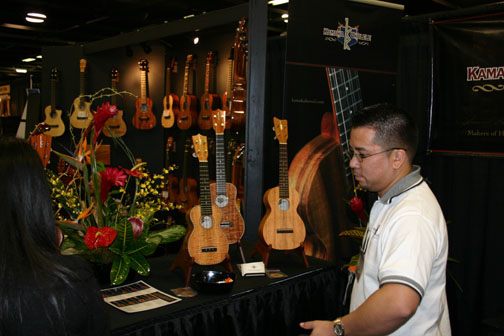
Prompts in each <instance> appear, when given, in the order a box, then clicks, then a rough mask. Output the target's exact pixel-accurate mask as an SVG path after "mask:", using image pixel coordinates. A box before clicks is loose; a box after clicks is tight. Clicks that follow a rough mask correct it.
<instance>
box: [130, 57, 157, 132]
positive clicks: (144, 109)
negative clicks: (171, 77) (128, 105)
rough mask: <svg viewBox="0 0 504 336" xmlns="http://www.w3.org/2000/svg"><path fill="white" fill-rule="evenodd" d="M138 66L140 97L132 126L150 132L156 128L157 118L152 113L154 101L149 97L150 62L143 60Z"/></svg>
mask: <svg viewBox="0 0 504 336" xmlns="http://www.w3.org/2000/svg"><path fill="white" fill-rule="evenodd" d="M138 65H139V66H140V97H139V98H138V99H137V100H136V112H135V115H134V116H133V122H132V124H133V127H135V128H138V129H140V130H148V129H152V128H154V127H155V126H156V116H155V115H154V113H152V99H150V98H149V97H148V95H147V73H148V72H149V62H148V61H147V60H145V59H142V60H140V61H139V62H138Z"/></svg>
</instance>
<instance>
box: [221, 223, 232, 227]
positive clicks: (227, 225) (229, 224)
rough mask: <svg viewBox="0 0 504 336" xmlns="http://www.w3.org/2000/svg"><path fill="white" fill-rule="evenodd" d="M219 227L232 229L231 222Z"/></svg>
mask: <svg viewBox="0 0 504 336" xmlns="http://www.w3.org/2000/svg"><path fill="white" fill-rule="evenodd" d="M220 227H221V228H231V227H233V222H222V223H221V224H220Z"/></svg>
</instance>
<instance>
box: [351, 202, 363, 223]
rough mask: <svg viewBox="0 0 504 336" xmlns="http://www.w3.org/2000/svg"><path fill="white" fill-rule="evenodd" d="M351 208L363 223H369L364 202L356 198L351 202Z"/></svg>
mask: <svg viewBox="0 0 504 336" xmlns="http://www.w3.org/2000/svg"><path fill="white" fill-rule="evenodd" d="M350 208H351V209H352V211H353V212H355V214H356V215H357V216H359V218H360V220H361V221H363V222H364V223H367V216H366V213H365V212H364V203H363V202H362V199H361V198H360V197H359V196H354V197H353V198H352V199H351V200H350Z"/></svg>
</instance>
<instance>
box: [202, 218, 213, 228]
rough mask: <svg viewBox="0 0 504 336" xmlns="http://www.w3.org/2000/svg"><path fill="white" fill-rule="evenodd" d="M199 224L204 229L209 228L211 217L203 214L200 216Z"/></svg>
mask: <svg viewBox="0 0 504 336" xmlns="http://www.w3.org/2000/svg"><path fill="white" fill-rule="evenodd" d="M201 226H203V228H205V229H210V228H211V227H212V217H210V216H203V217H202V218H201Z"/></svg>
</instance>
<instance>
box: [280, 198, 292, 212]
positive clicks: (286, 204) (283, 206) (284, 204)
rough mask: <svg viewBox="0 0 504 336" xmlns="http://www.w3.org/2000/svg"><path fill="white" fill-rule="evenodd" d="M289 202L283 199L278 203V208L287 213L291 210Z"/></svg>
mask: <svg viewBox="0 0 504 336" xmlns="http://www.w3.org/2000/svg"><path fill="white" fill-rule="evenodd" d="M289 206H290V204H289V200H288V199H286V198H282V199H280V201H278V208H279V209H280V210H282V211H287V210H289Z"/></svg>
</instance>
